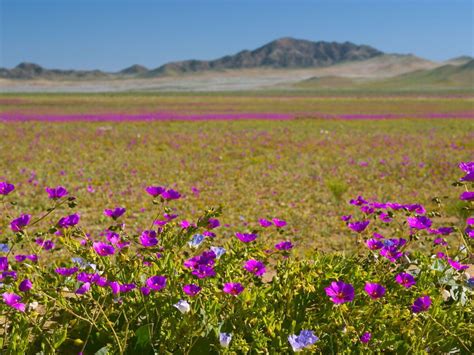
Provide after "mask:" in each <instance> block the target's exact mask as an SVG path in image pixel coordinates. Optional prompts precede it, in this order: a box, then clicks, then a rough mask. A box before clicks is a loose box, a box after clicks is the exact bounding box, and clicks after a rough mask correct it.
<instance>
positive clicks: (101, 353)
mask: <svg viewBox="0 0 474 355" xmlns="http://www.w3.org/2000/svg"><path fill="white" fill-rule="evenodd" d="M108 353H109V348H108V347H107V346H104V347H103V348H100V349H99V350H97V351H96V352H95V355H107V354H108Z"/></svg>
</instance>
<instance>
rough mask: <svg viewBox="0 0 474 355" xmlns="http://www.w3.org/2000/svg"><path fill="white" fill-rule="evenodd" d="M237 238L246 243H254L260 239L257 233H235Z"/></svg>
mask: <svg viewBox="0 0 474 355" xmlns="http://www.w3.org/2000/svg"><path fill="white" fill-rule="evenodd" d="M235 236H236V237H237V238H238V239H239V240H240V241H242V242H244V243H249V242H253V241H254V240H255V239H257V237H258V236H257V234H255V233H235Z"/></svg>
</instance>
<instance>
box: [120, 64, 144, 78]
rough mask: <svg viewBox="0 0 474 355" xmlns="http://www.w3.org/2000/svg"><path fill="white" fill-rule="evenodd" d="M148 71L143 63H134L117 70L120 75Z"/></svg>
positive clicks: (138, 73)
mask: <svg viewBox="0 0 474 355" xmlns="http://www.w3.org/2000/svg"><path fill="white" fill-rule="evenodd" d="M147 72H148V68H147V67H144V66H143V65H139V64H135V65H132V66H130V67H128V68H125V69H123V70H121V71H119V72H118V74H122V75H140V74H144V73H147Z"/></svg>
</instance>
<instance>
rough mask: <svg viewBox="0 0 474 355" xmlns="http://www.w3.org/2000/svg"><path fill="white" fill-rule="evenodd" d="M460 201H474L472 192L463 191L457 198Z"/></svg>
mask: <svg viewBox="0 0 474 355" xmlns="http://www.w3.org/2000/svg"><path fill="white" fill-rule="evenodd" d="M459 199H460V200H463V201H472V200H474V191H465V192H463V193H462V194H461V195H460V196H459Z"/></svg>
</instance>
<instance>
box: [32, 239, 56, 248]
mask: <svg viewBox="0 0 474 355" xmlns="http://www.w3.org/2000/svg"><path fill="white" fill-rule="evenodd" d="M35 243H36V244H38V245H39V246H40V247H41V248H43V249H44V250H51V249H53V248H54V242H53V241H52V240H44V239H42V238H37V239H36V240H35Z"/></svg>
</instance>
